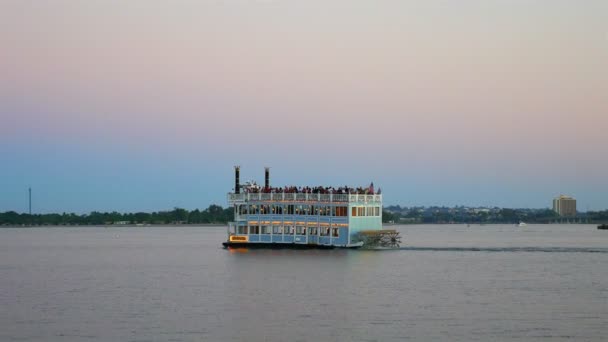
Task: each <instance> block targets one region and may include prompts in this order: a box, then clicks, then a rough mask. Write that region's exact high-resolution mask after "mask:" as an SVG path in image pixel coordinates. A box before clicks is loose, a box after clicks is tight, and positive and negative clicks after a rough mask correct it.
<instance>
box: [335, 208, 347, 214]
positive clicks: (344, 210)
mask: <svg viewBox="0 0 608 342" xmlns="http://www.w3.org/2000/svg"><path fill="white" fill-rule="evenodd" d="M346 215H347V214H346V207H336V215H335V216H346Z"/></svg>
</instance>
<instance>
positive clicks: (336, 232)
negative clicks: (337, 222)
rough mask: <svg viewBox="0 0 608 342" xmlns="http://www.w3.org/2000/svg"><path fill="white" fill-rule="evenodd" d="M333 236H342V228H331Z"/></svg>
mask: <svg viewBox="0 0 608 342" xmlns="http://www.w3.org/2000/svg"><path fill="white" fill-rule="evenodd" d="M331 236H333V237H339V236H340V229H339V228H332V229H331Z"/></svg>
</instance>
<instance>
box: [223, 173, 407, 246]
mask: <svg viewBox="0 0 608 342" xmlns="http://www.w3.org/2000/svg"><path fill="white" fill-rule="evenodd" d="M234 179H235V184H234V192H231V193H228V204H229V205H230V206H232V207H233V208H234V222H229V223H228V232H227V233H228V238H227V241H226V242H223V243H222V244H223V246H224V247H225V248H242V247H245V248H260V247H262V248H392V247H398V246H399V243H400V237H399V233H398V232H397V231H396V230H389V229H382V194H381V192H380V191H378V192H375V191H374V186H373V183H372V184H370V186H369V187H364V188H363V187H359V188H350V187H346V186H345V187H339V188H334V187H320V186H319V187H294V186H291V187H282V188H281V187H279V188H273V187H271V186H270V169H269V168H265V174H264V186H263V187H262V186H259V185H257V184H256V183H255V182H247V183H245V184H240V167H239V166H236V167H235V168H234Z"/></svg>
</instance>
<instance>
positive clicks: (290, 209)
mask: <svg viewBox="0 0 608 342" xmlns="http://www.w3.org/2000/svg"><path fill="white" fill-rule="evenodd" d="M293 213H294V205H293V204H289V205H287V215H293Z"/></svg>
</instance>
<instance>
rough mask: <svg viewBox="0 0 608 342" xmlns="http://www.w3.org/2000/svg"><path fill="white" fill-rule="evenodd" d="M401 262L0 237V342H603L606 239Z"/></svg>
mask: <svg viewBox="0 0 608 342" xmlns="http://www.w3.org/2000/svg"><path fill="white" fill-rule="evenodd" d="M397 228H398V229H399V231H400V232H401V234H402V236H403V243H402V245H401V248H400V249H397V250H383V251H364V250H314V251H313V250H310V251H307V250H249V251H243V250H241V251H229V250H224V249H222V248H220V246H221V242H222V241H223V240H225V228H224V227H147V228H102V227H101V228H100V227H97V228H87V227H74V228H29V229H26V228H21V229H10V228H7V229H0V341H403V340H422V341H427V340H450V341H458V340H459V341H472V340H475V341H545V340H551V341H561V340H564V341H566V340H568V341H607V340H608V231H600V230H597V229H596V228H595V226H594V225H529V226H527V227H523V228H518V227H515V226H511V225H509V226H507V225H486V226H479V225H472V226H471V227H466V226H465V225H426V226H399V227H397Z"/></svg>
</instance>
